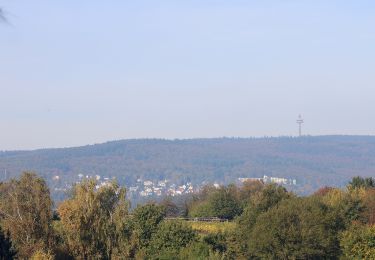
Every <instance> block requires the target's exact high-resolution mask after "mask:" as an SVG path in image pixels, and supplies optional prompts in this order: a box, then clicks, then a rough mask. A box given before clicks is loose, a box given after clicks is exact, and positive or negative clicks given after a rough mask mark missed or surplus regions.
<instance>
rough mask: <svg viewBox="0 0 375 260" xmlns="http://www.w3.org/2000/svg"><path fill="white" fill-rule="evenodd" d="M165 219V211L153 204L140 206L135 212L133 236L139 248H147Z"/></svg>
mask: <svg viewBox="0 0 375 260" xmlns="http://www.w3.org/2000/svg"><path fill="white" fill-rule="evenodd" d="M164 217H165V209H164V207H163V206H158V205H155V204H153V203H150V204H146V205H142V206H138V207H137V208H136V209H135V210H134V212H133V236H134V238H133V239H135V240H136V242H137V246H138V247H139V248H144V247H147V246H148V244H149V242H150V239H151V236H152V235H153V234H154V233H155V232H156V231H157V229H158V225H159V224H160V222H162V221H163V219H164Z"/></svg>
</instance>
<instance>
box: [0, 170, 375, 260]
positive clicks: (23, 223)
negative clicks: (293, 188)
mask: <svg viewBox="0 0 375 260" xmlns="http://www.w3.org/2000/svg"><path fill="white" fill-rule="evenodd" d="M374 186H375V182H374V179H372V178H365V179H364V178H361V177H355V178H353V179H352V181H351V182H350V183H349V184H348V186H347V188H346V189H337V188H330V187H324V188H321V189H319V190H318V191H316V193H315V194H313V195H311V196H308V197H298V196H296V195H295V194H293V193H291V192H288V191H287V190H286V189H285V188H283V187H281V186H277V185H265V184H263V183H261V182H246V183H244V184H243V185H242V186H241V187H237V186H235V185H229V186H225V187H220V188H215V187H211V186H206V187H205V188H203V189H202V190H201V192H200V193H199V194H196V195H194V196H193V197H191V198H188V199H186V200H183V201H178V202H177V201H173V200H172V199H171V198H166V199H165V200H163V201H162V202H160V203H152V202H150V203H147V204H144V205H138V206H137V207H136V208H135V209H134V210H133V211H132V212H130V211H129V207H130V205H129V204H130V203H129V201H128V200H127V199H126V190H125V189H124V188H122V187H120V186H119V185H118V184H117V183H115V182H113V183H112V184H110V185H107V186H103V187H100V188H97V185H96V182H95V181H94V180H86V181H84V182H82V183H79V184H76V185H75V186H74V188H73V190H72V191H71V194H70V197H69V199H67V200H65V201H63V202H62V203H60V204H59V205H58V207H57V210H56V211H55V212H54V211H53V210H52V209H53V203H52V200H51V198H50V193H49V189H48V187H47V185H46V183H45V181H44V180H43V179H42V178H40V177H38V176H37V175H35V174H33V173H24V174H22V176H21V177H20V178H19V179H12V180H10V181H8V182H4V183H1V184H0V259H15V258H17V259H373V257H374V255H375V187H374ZM166 216H174V217H176V216H184V217H187V216H190V217H218V218H225V219H228V220H229V221H231V223H232V228H228V229H225V228H224V229H223V228H219V229H218V231H208V232H200V231H198V230H197V229H195V228H193V227H194V225H192V224H191V223H189V222H186V221H185V222H184V221H182V220H174V219H173V220H171V219H168V218H166ZM215 225H216V227H225V223H223V224H221V223H217V224H215Z"/></svg>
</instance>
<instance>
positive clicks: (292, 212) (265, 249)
mask: <svg viewBox="0 0 375 260" xmlns="http://www.w3.org/2000/svg"><path fill="white" fill-rule="evenodd" d="M340 221H341V220H340V218H339V217H338V216H336V215H335V214H334V211H333V210H332V209H330V208H329V207H328V206H326V205H325V204H323V203H321V202H320V201H319V200H318V199H316V198H294V199H290V200H285V201H283V202H281V203H280V204H279V205H278V206H277V207H274V208H271V209H270V210H269V211H267V212H265V213H263V214H261V215H259V216H258V219H257V222H256V224H255V226H254V229H253V231H252V232H251V235H250V238H249V250H250V255H252V256H253V257H255V258H261V259H338V256H339V255H340V247H339V240H338V234H339V232H340V231H341V230H340V228H339V227H340V224H339V222H340Z"/></svg>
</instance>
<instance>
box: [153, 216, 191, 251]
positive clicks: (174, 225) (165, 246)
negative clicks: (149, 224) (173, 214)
mask: <svg viewBox="0 0 375 260" xmlns="http://www.w3.org/2000/svg"><path fill="white" fill-rule="evenodd" d="M195 238H196V234H195V232H194V231H193V230H192V228H191V227H190V226H188V225H187V224H186V223H183V222H180V221H163V222H162V223H161V224H160V225H159V227H158V229H157V231H156V233H154V234H153V235H152V238H151V241H150V246H149V248H148V250H147V251H148V255H149V256H152V258H158V257H157V256H159V257H160V258H164V257H162V256H168V255H175V256H176V255H178V254H179V252H180V250H181V249H182V248H184V247H186V246H187V245H188V244H189V243H191V242H192V241H193V240H194V239H195Z"/></svg>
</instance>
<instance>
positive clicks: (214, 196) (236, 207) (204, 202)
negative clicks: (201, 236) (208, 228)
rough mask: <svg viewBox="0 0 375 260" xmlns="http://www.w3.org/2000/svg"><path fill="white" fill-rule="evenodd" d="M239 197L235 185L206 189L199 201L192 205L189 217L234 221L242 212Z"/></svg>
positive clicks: (194, 201)
mask: <svg viewBox="0 0 375 260" xmlns="http://www.w3.org/2000/svg"><path fill="white" fill-rule="evenodd" d="M237 195H238V194H237V188H236V187H235V186H233V185H229V186H227V187H220V188H218V189H212V188H206V189H204V190H203V192H202V194H201V195H200V196H199V197H198V199H195V200H193V202H192V203H191V205H190V210H189V215H190V216H191V217H218V218H224V219H233V218H234V217H236V216H238V215H239V214H241V212H242V207H241V204H240V202H239V200H238V196H237Z"/></svg>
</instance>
